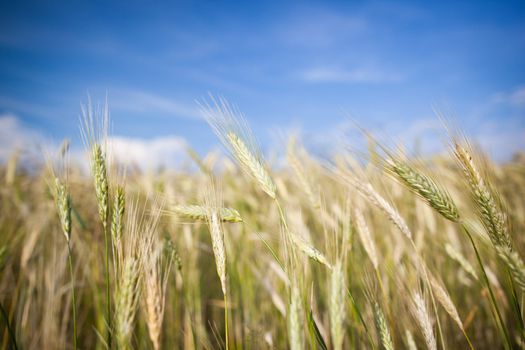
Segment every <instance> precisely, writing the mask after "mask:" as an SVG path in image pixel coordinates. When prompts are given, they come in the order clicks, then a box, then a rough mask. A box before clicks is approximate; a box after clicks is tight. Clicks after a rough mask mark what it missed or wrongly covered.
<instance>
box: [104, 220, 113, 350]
mask: <svg viewBox="0 0 525 350" xmlns="http://www.w3.org/2000/svg"><path fill="white" fill-rule="evenodd" d="M102 225H103V226H104V241H105V246H106V248H105V250H106V304H107V309H106V313H107V322H108V349H111V332H112V317H111V297H110V285H109V237H108V230H107V224H106V223H102Z"/></svg>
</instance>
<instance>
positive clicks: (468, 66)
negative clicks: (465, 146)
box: [0, 1, 525, 158]
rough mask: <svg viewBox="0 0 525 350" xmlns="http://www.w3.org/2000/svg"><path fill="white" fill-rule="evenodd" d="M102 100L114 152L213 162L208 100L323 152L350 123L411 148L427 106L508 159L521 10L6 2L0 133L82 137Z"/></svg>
mask: <svg viewBox="0 0 525 350" xmlns="http://www.w3.org/2000/svg"><path fill="white" fill-rule="evenodd" d="M106 92H107V94H108V98H109V103H110V109H111V117H112V120H113V133H114V134H115V135H118V136H120V137H121V138H122V140H126V139H133V140H135V141H136V142H153V141H155V140H157V141H158V140H159V139H160V140H170V139H172V140H175V139H177V140H186V141H187V142H188V143H189V144H191V145H192V146H194V147H195V148H196V149H197V150H198V151H199V152H201V153H204V152H206V151H207V150H210V149H211V148H213V147H214V145H216V144H217V141H216V138H215V137H214V135H213V133H212V132H211V131H210V129H209V127H208V126H207V125H206V124H205V122H203V121H202V119H201V118H200V114H199V110H198V107H197V104H196V103H195V101H196V100H200V99H203V98H205V97H206V96H207V94H208V93H212V94H218V95H221V96H224V97H225V98H227V99H228V100H229V101H231V102H233V103H234V104H236V105H237V106H238V107H239V108H240V110H242V111H243V112H244V114H245V115H246V118H247V119H248V121H249V123H250V124H251V126H252V128H253V129H254V130H256V131H255V134H256V135H257V137H258V138H259V141H260V142H261V144H262V145H263V147H264V148H269V147H270V148H271V147H272V145H275V141H276V140H277V139H278V136H281V135H283V134H286V133H287V132H288V131H290V130H295V129H300V130H301V133H302V135H303V136H304V139H305V140H306V143H307V144H310V145H311V146H312V147H314V148H315V147H321V146H322V147H324V146H326V145H331V146H333V144H334V140H336V139H337V140H338V142H339V140H340V138H339V137H340V134H341V132H342V131H345V130H347V129H348V127H349V125H351V123H349V120H350V119H352V120H355V121H357V122H358V123H359V124H360V125H361V126H363V127H365V128H368V129H371V130H372V131H374V132H377V133H379V134H380V135H387V136H388V137H389V138H392V139H394V140H400V141H403V142H405V143H407V144H408V145H410V144H412V143H413V142H414V141H415V139H416V138H417V135H426V134H427V133H429V132H431V130H432V129H434V128H435V127H436V126H439V122H438V121H437V119H436V118H435V116H434V114H433V107H437V108H438V109H440V110H444V111H448V112H449V115H450V116H451V117H452V119H454V120H455V122H456V124H459V125H460V126H461V127H462V128H463V129H464V130H465V131H466V132H467V133H468V134H469V135H471V136H472V137H474V138H475V139H476V140H477V141H479V142H480V143H481V144H482V145H483V146H484V147H485V150H486V151H488V152H489V153H491V154H493V155H495V156H496V157H498V158H506V157H509V156H510V154H511V153H512V152H514V151H515V150H518V149H523V148H525V3H524V2H522V1H520V2H509V1H490V2H489V1H477V2H476V1H472V2H464V1H435V2H434V1H428V2H416V1H414V2H410V1H406V2H404V1H402V2H395V3H394V2H381V1H371V2H364V1H355V2H350V1H345V2H327V1H324V2H296V3H294V2H287V3H286V4H285V3H284V2H278V1H275V2H269V1H257V2H253V1H246V2H233V1H230V2H220V3H219V2H217V1H210V2H205V1H194V2H193V1H180V2H177V1H173V2H171V3H170V4H169V5H168V4H167V3H166V4H163V3H161V2H141V1H117V2H113V3H111V4H108V3H107V2H105V1H84V2H80V1H67V2H66V1H64V2H54V1H40V2H34V3H30V2H22V1H20V2H14V1H11V2H7V1H4V2H2V4H1V5H0V118H3V119H4V121H3V122H2V121H1V120H0V127H1V128H3V129H4V130H3V131H2V130H0V134H2V133H3V135H4V136H5V135H7V134H9V135H11V136H12V135H15V134H16V133H17V132H18V133H20V134H21V135H31V136H34V135H36V134H38V135H41V136H42V137H43V138H46V139H47V138H51V139H54V140H60V139H62V138H63V137H70V138H73V139H78V138H79V137H78V134H79V133H78V117H79V114H80V107H79V105H80V102H81V101H86V97H87V94H88V93H89V94H90V95H91V96H92V99H93V100H94V101H103V100H104V98H105V95H106ZM6 120H7V121H6ZM10 128H12V129H13V130H11V129H10ZM276 135H278V136H276ZM353 135H354V134H352V133H350V134H347V137H346V139H345V140H344V141H345V142H347V143H349V144H352V142H353V140H352V138H353V137H354V136H353ZM336 136H337V137H336ZM426 139H427V140H429V141H423V143H425V142H427V146H428V147H429V148H432V147H435V146H436V142H435V140H436V139H432V138H431V137H430V136H429V137H428V138H426ZM432 140H433V141H432ZM6 143H7V142H5V141H4V142H2V141H0V147H2V146H3V147H6ZM0 155H1V154H0Z"/></svg>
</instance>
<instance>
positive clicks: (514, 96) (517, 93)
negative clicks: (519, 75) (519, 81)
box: [492, 85, 525, 107]
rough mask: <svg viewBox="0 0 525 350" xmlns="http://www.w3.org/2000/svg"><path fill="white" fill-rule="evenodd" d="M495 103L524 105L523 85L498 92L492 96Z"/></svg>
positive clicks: (524, 90)
mask: <svg viewBox="0 0 525 350" xmlns="http://www.w3.org/2000/svg"><path fill="white" fill-rule="evenodd" d="M492 101H493V102H495V103H504V104H509V105H511V106H515V107H525V85H522V86H518V87H517V88H515V89H513V90H511V91H505V92H498V93H497V94H494V96H493V97H492Z"/></svg>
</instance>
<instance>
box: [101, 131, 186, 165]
mask: <svg viewBox="0 0 525 350" xmlns="http://www.w3.org/2000/svg"><path fill="white" fill-rule="evenodd" d="M109 147H110V152H111V155H112V157H113V158H114V159H116V160H118V161H119V162H120V163H123V164H125V165H132V166H137V167H139V168H141V169H143V170H148V169H149V170H151V169H158V168H159V167H166V168H175V167H178V166H180V165H181V162H182V160H184V159H185V155H186V148H187V142H186V140H185V139H184V138H182V137H179V136H165V137H157V138H153V139H149V140H148V139H142V138H130V137H122V136H114V137H111V138H110V141H109Z"/></svg>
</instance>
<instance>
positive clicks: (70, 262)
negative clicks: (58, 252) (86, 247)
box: [67, 240, 77, 350]
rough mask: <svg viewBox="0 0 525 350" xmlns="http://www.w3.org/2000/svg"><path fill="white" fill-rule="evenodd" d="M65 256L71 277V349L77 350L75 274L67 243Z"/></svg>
mask: <svg viewBox="0 0 525 350" xmlns="http://www.w3.org/2000/svg"><path fill="white" fill-rule="evenodd" d="M67 253H68V254H67V255H68V261H69V274H70V277H71V299H72V304H73V348H74V349H75V350H76V349H77V302H76V298H75V274H74V272H73V257H72V254H71V244H70V242H69V240H68V241H67Z"/></svg>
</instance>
